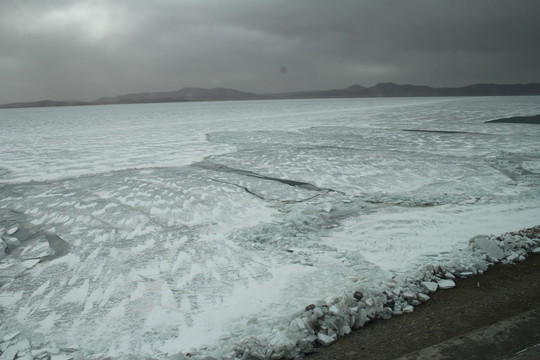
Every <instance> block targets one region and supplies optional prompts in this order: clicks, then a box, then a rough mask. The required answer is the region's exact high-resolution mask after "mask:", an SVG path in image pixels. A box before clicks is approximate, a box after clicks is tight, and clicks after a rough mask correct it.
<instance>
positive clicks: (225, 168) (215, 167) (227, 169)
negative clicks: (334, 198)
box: [193, 162, 339, 192]
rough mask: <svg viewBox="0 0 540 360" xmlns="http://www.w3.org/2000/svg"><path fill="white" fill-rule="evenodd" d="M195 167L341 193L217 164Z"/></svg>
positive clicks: (204, 164) (302, 187) (305, 188)
mask: <svg viewBox="0 0 540 360" xmlns="http://www.w3.org/2000/svg"><path fill="white" fill-rule="evenodd" d="M193 166H197V167H199V168H201V169H206V170H212V171H219V172H224V173H233V174H238V175H243V176H249V177H254V178H257V179H263V180H269V181H277V182H279V183H282V184H285V185H289V186H292V187H298V188H301V189H304V190H308V191H329V192H339V191H337V190H334V189H329V188H320V187H318V186H315V185H313V184H310V183H307V182H303V181H296V180H289V179H281V178H276V177H271V176H265V175H261V174H257V173H255V172H253V171H249V170H242V169H236V168H232V167H229V166H227V165H222V164H216V163H211V162H199V163H196V164H193ZM248 192H249V191H248Z"/></svg>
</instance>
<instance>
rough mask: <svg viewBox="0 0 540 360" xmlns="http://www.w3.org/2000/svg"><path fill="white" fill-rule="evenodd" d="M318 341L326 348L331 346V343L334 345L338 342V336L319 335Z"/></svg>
mask: <svg viewBox="0 0 540 360" xmlns="http://www.w3.org/2000/svg"><path fill="white" fill-rule="evenodd" d="M317 340H318V341H319V342H320V343H321V344H322V345H324V346H328V345H330V344H331V343H333V342H334V341H336V334H333V335H331V336H330V335H326V334H323V333H318V334H317Z"/></svg>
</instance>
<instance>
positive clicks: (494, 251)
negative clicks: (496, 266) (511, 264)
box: [470, 235, 504, 260]
mask: <svg viewBox="0 0 540 360" xmlns="http://www.w3.org/2000/svg"><path fill="white" fill-rule="evenodd" d="M470 243H471V244H473V245H476V246H477V247H478V248H480V249H482V250H483V251H484V252H485V253H486V254H487V255H488V256H489V257H490V258H492V259H494V260H501V259H502V258H503V257H504V252H503V250H502V249H501V248H500V247H499V245H497V243H496V242H495V241H494V240H491V239H490V238H489V237H488V236H486V235H477V236H475V237H473V238H472V239H471V240H470Z"/></svg>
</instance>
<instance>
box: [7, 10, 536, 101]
mask: <svg viewBox="0 0 540 360" xmlns="http://www.w3.org/2000/svg"><path fill="white" fill-rule="evenodd" d="M539 14H540V1H538V0H530V1H529V0H508V1H506V0H448V1H447V0H393V1H391V0H324V1H323V0H108V1H107V0H47V1H44V0H0V103H8V102H14V101H36V100H43V99H51V100H69V99H77V100H94V99H96V98H99V97H102V96H114V95H119V94H126V93H132V92H145V91H171V90H178V89H181V88H183V87H188V86H196V87H207V88H212V87H231V88H235V89H238V90H242V91H252V92H257V93H269V92H281V91H293V90H315V89H319V90H322V89H332V88H344V87H347V86H350V85H352V84H360V85H363V86H372V85H375V84H376V83H378V82H388V81H392V82H396V83H400V84H405V83H412V84H418V85H431V86H461V85H468V84H472V83H479V82H489V83H492V82H494V83H528V82H540V40H539V34H540V19H539Z"/></svg>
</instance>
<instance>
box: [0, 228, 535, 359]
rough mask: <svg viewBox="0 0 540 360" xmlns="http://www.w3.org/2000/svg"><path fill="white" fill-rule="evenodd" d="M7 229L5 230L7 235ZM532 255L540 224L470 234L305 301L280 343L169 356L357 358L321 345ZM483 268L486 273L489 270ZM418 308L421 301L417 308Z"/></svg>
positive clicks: (32, 351)
mask: <svg viewBox="0 0 540 360" xmlns="http://www.w3.org/2000/svg"><path fill="white" fill-rule="evenodd" d="M9 232H10V231H9V230H8V233H9ZM8 233H6V234H5V235H9V234H8ZM535 254H540V226H536V227H533V228H529V229H524V230H520V231H517V232H509V233H505V234H502V235H500V236H495V235H489V236H484V235H481V236H476V237H474V238H472V239H471V240H470V241H469V244H468V248H466V249H460V250H455V251H452V252H448V253H443V254H440V255H439V256H438V257H434V258H433V259H432V261H431V262H430V264H428V265H424V266H422V267H420V268H419V269H417V270H415V271H413V272H407V273H405V274H400V275H396V276H395V277H394V278H393V279H392V281H391V282H390V283H384V284H380V287H378V288H365V289H363V288H362V287H359V288H358V289H357V290H356V291H354V292H352V293H350V294H344V295H342V296H339V297H336V298H335V299H333V300H332V301H329V302H328V301H319V302H316V303H313V304H310V305H308V306H307V307H306V308H305V309H304V310H303V311H302V312H301V313H299V315H298V317H296V318H294V319H292V321H291V322H290V323H289V325H288V328H287V329H286V331H285V333H286V336H287V339H288V342H285V341H284V342H281V343H280V344H279V346H272V344H269V343H261V342H260V341H258V340H256V339H251V338H250V339H246V340H244V341H242V342H239V343H237V344H236V345H235V350H234V351H233V352H232V353H228V354H225V355H221V356H219V355H217V354H215V353H214V354H208V352H207V351H204V350H201V351H200V352H194V353H190V354H176V355H174V356H173V358H174V359H178V360H180V359H206V360H209V359H219V358H223V359H245V360H257V359H258V360H261V359H284V358H302V357H304V356H306V355H307V356H313V355H309V354H312V353H319V354H318V355H315V356H314V357H313V359H331V358H335V359H338V358H339V359H346V358H347V357H344V355H343V351H346V352H350V351H352V352H353V353H354V354H355V356H354V357H350V358H351V359H353V358H358V351H360V350H361V349H362V348H366V347H367V348H371V346H369V345H367V344H366V345H359V346H360V350H356V351H355V350H353V349H348V346H347V345H345V350H341V352H342V353H341V355H339V356H337V357H332V356H331V355H329V354H330V353H328V352H326V351H325V350H324V349H330V348H332V347H329V348H325V347H326V346H328V345H330V344H333V343H334V342H336V340H337V339H338V338H342V337H343V338H344V339H347V338H350V337H344V336H345V335H349V334H351V333H352V332H353V333H355V334H360V333H369V330H371V327H369V326H366V325H368V324H371V323H373V324H378V323H385V322H384V321H383V322H381V321H380V320H388V319H391V318H394V319H395V318H400V316H399V315H403V314H408V313H413V311H415V310H416V308H417V307H418V306H419V305H421V304H424V303H425V304H430V303H432V302H433V300H430V298H432V297H435V296H438V294H439V293H444V292H441V291H438V290H439V289H442V290H444V289H450V288H454V287H455V286H456V282H457V283H459V284H461V283H462V281H463V280H462V279H464V280H469V281H472V282H473V283H475V282H476V283H477V284H480V282H481V281H482V279H483V278H480V277H477V275H482V274H484V272H486V270H488V268H490V267H493V266H494V265H495V264H499V263H500V264H514V263H519V262H522V263H527V262H526V261H525V260H526V258H527V257H529V256H531V255H535ZM533 257H534V258H535V259H538V258H540V257H538V256H533ZM537 262H538V261H537ZM499 267H500V265H499ZM503 272H504V270H503ZM488 273H491V270H490V272H488ZM499 276H500V275H499ZM478 286H479V287H480V285H478ZM539 289H540V287H539ZM503 291H505V290H504V289H503ZM510 295H512V294H510ZM538 298H540V297H538ZM428 300H429V301H428ZM460 302H461V301H460V300H459V299H454V300H452V301H451V303H456V304H454V306H459V304H460ZM423 308H424V306H422V307H419V309H423ZM473 310H474V307H473ZM415 312H416V311H415ZM446 315H447V314H439V315H437V316H441V317H445V316H446ZM428 325H429V324H428ZM361 328H365V329H363V330H365V331H354V330H358V329H361ZM368 329H369V330H368ZM421 331H422V332H423V333H424V332H429V331H430V330H428V329H421ZM400 332H402V330H399V331H398V332H397V333H394V336H396V337H397V336H403V335H404V334H401V333H400ZM53 345H54V344H53ZM51 346H52V345H51ZM53 347H54V346H53ZM0 349H1V353H0V359H4V358H5V359H10V360H11V359H14V358H22V359H50V358H51V356H54V355H61V356H63V358H66V359H70V358H72V359H78V358H82V357H80V356H82V354H78V351H77V349H71V348H70V349H60V348H54V349H53V348H51V347H50V346H48V347H45V348H36V347H35V346H33V345H32V344H30V341H29V340H28V339H27V338H25V337H24V336H23V334H19V333H16V334H6V335H5V336H3V338H2V339H0ZM321 349H322V351H321ZM368 351H372V350H368ZM338 353H339V351H338ZM10 354H13V356H11V355H10ZM370 354H371V353H370ZM212 356H214V357H212ZM321 356H322V357H321ZM369 358H376V357H372V356H370V357H369ZM381 358H384V357H381Z"/></svg>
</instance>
